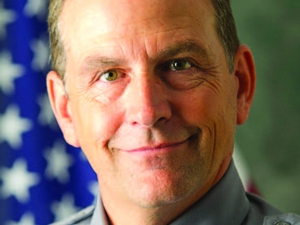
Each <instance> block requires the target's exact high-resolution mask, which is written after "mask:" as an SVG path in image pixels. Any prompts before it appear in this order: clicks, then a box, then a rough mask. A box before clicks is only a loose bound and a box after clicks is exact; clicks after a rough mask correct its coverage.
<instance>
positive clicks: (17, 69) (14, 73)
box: [0, 52, 25, 94]
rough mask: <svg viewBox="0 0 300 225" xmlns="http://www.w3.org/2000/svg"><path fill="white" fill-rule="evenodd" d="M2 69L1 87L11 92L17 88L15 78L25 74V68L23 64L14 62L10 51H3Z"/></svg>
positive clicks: (7, 92)
mask: <svg viewBox="0 0 300 225" xmlns="http://www.w3.org/2000/svg"><path fill="white" fill-rule="evenodd" d="M0 71H1V76H0V89H2V91H3V92H4V93H5V94H11V93H12V92H14V90H15V88H14V80H15V79H17V78H19V77H21V76H22V75H23V74H24V72H25V68H24V67H23V66H22V65H18V64H14V63H13V62H12V57H11V54H10V53H8V52H2V53H1V54H0Z"/></svg>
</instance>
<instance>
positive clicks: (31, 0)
mask: <svg viewBox="0 0 300 225" xmlns="http://www.w3.org/2000/svg"><path fill="white" fill-rule="evenodd" d="M47 2H48V1H45V0H27V3H26V5H25V8H24V14H25V15H26V16H28V17H32V16H37V18H38V19H39V20H44V19H45V17H46V15H47Z"/></svg>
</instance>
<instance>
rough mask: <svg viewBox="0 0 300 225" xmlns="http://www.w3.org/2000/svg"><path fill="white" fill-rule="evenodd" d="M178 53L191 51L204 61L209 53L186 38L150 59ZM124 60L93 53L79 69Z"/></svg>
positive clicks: (157, 59) (119, 62)
mask: <svg viewBox="0 0 300 225" xmlns="http://www.w3.org/2000/svg"><path fill="white" fill-rule="evenodd" d="M180 53H191V54H194V55H195V56H196V57H199V58H201V61H202V62H204V63H208V62H210V58H211V57H210V54H209V52H208V51H207V49H206V48H205V47H204V46H203V45H201V44H199V43H198V42H197V41H195V40H192V39H186V40H183V41H179V42H176V43H175V44H174V45H172V46H168V47H166V48H165V49H163V50H162V51H160V52H159V53H158V54H157V55H155V56H154V57H151V59H150V60H151V61H160V60H162V59H167V58H172V57H174V56H176V55H178V54H180ZM123 63H124V60H122V59H118V58H110V57H104V56H102V55H100V54H94V55H90V56H89V57H87V58H86V59H85V60H84V62H83V64H82V67H81V69H80V72H81V74H84V73H87V72H89V71H92V70H93V69H95V68H99V67H116V66H119V65H122V64H123Z"/></svg>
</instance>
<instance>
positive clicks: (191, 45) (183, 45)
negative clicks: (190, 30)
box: [155, 39, 210, 61]
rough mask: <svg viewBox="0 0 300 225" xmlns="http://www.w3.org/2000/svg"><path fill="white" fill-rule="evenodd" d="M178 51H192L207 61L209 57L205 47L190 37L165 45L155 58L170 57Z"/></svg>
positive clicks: (178, 52)
mask: <svg viewBox="0 0 300 225" xmlns="http://www.w3.org/2000/svg"><path fill="white" fill-rule="evenodd" d="M180 53H193V54H195V55H196V56H198V57H201V58H202V60H205V61H208V60H209V58H210V54H209V53H208V51H207V50H206V49H205V47H204V46H202V45H201V44H199V43H198V42H196V41H194V40H191V39H187V40H184V41H180V42H177V43H176V44H175V45H173V46H170V47H167V48H166V49H164V50H163V51H162V52H160V53H159V54H158V56H157V57H155V58H159V59H162V58H172V57H174V56H176V55H178V54H180Z"/></svg>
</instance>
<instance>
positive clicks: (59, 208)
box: [51, 194, 79, 221]
mask: <svg viewBox="0 0 300 225" xmlns="http://www.w3.org/2000/svg"><path fill="white" fill-rule="evenodd" d="M51 211H52V213H53V214H54V216H55V221H59V220H63V219H65V218H66V217H69V216H71V215H72V214H75V213H76V212H78V211H79V208H78V207H76V206H75V202H74V197H73V196H72V195H71V194H65V195H64V196H63V197H62V200H61V202H54V203H53V204H52V205H51Z"/></svg>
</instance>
